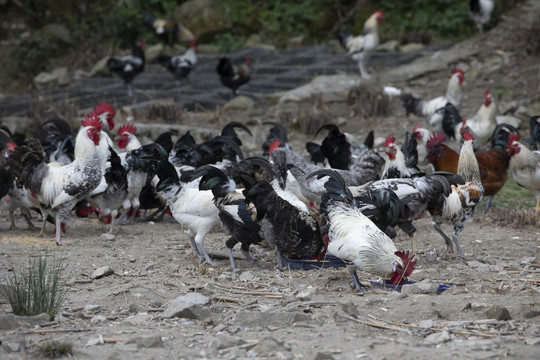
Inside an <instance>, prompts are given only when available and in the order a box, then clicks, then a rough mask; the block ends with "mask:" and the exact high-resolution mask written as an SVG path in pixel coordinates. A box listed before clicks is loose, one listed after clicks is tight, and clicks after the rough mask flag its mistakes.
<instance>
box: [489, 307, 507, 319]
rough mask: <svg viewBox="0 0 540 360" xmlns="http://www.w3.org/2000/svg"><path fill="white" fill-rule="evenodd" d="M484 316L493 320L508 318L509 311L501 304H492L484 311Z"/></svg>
mask: <svg viewBox="0 0 540 360" xmlns="http://www.w3.org/2000/svg"><path fill="white" fill-rule="evenodd" d="M486 318H488V319H495V320H510V319H511V316H510V312H509V311H508V309H507V308H505V307H504V306H501V305H492V306H491V307H490V308H489V309H488V310H487V311H486Z"/></svg>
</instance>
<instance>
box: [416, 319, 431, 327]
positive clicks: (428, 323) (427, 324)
mask: <svg viewBox="0 0 540 360" xmlns="http://www.w3.org/2000/svg"><path fill="white" fill-rule="evenodd" d="M418 326H420V327H421V328H422V329H430V328H432V327H433V320H431V319H429V320H422V321H420V322H419V323H418Z"/></svg>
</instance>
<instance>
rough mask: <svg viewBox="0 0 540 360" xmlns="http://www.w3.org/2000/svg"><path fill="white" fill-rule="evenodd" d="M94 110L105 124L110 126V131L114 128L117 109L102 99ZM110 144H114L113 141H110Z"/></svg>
mask: <svg viewBox="0 0 540 360" xmlns="http://www.w3.org/2000/svg"><path fill="white" fill-rule="evenodd" d="M94 112H95V113H96V114H97V116H98V117H99V119H100V120H101V123H102V125H103V126H108V128H109V131H112V130H113V129H114V116H115V115H116V110H114V108H113V107H112V106H111V104H109V103H107V102H105V101H102V102H101V103H100V104H98V105H96V106H95V107H94ZM107 137H108V136H107ZM107 141H109V140H107ZM109 145H111V146H112V142H110V143H109Z"/></svg>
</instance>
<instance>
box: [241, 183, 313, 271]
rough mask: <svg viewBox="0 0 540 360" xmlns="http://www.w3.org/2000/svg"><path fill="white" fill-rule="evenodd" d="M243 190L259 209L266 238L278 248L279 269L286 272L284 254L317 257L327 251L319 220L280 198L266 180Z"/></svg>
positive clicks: (248, 199) (258, 216) (258, 214)
mask: <svg viewBox="0 0 540 360" xmlns="http://www.w3.org/2000/svg"><path fill="white" fill-rule="evenodd" d="M245 185H246V189H245V190H244V191H243V194H244V196H245V197H246V201H250V202H252V203H253V204H254V205H255V207H256V208H257V220H258V221H260V226H261V230H262V232H263V234H264V238H265V239H266V241H267V242H268V243H269V244H270V246H272V247H274V248H275V250H276V253H277V258H278V267H279V269H283V254H284V253H292V254H295V255H297V256H300V257H303V256H316V255H317V254H319V252H320V251H321V250H322V249H323V241H322V237H321V231H320V228H319V224H318V223H317V221H316V220H315V219H314V218H313V217H312V216H311V215H310V214H309V213H306V212H303V211H300V210H299V209H298V208H296V207H295V206H293V205H291V204H290V203H289V202H287V201H286V200H284V199H282V198H281V197H279V196H278V195H277V194H276V192H275V190H274V189H273V188H272V186H271V185H270V184H269V183H267V182H266V181H259V182H256V183H253V184H249V185H248V184H245Z"/></svg>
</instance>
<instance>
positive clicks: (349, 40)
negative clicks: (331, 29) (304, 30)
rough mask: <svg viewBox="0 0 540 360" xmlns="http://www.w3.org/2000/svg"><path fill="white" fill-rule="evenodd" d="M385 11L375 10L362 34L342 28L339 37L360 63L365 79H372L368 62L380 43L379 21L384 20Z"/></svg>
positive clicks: (348, 52) (352, 57)
mask: <svg viewBox="0 0 540 360" xmlns="http://www.w3.org/2000/svg"><path fill="white" fill-rule="evenodd" d="M383 16H384V14H383V12H382V11H380V10H377V11H375V12H374V13H373V14H372V15H371V16H370V17H369V18H368V19H367V20H366V22H365V23H364V30H363V31H362V34H361V35H358V36H356V37H353V36H352V35H351V34H350V33H349V32H348V31H347V30H345V29H341V30H339V31H338V33H337V38H338V40H339V42H340V43H341V45H342V46H343V48H344V49H345V50H347V54H348V55H349V57H350V58H351V59H353V60H354V61H356V62H357V63H358V68H359V70H360V74H361V75H362V77H363V78H364V79H370V78H371V76H370V75H369V74H368V71H367V68H366V66H367V63H368V61H369V59H370V58H371V56H372V55H373V53H374V52H375V49H376V48H377V45H379V31H378V28H379V23H380V22H381V21H382V20H383Z"/></svg>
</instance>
